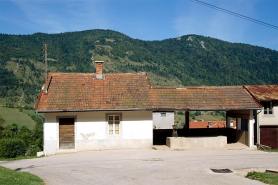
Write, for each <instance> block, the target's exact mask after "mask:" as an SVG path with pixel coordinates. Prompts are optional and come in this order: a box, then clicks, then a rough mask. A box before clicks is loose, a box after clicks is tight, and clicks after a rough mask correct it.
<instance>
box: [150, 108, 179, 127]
mask: <svg viewBox="0 0 278 185" xmlns="http://www.w3.org/2000/svg"><path fill="white" fill-rule="evenodd" d="M165 113H166V117H161V112H153V125H154V128H155V129H173V127H172V125H174V112H165Z"/></svg>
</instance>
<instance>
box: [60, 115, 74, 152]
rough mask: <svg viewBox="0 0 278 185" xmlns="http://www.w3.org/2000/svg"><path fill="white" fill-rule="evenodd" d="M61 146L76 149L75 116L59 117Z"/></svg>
mask: <svg viewBox="0 0 278 185" xmlns="http://www.w3.org/2000/svg"><path fill="white" fill-rule="evenodd" d="M59 146H60V147H59V148H60V149H74V148H75V145H74V118H60V119H59Z"/></svg>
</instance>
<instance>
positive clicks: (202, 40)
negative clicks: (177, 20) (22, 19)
mask: <svg viewBox="0 0 278 185" xmlns="http://www.w3.org/2000/svg"><path fill="white" fill-rule="evenodd" d="M0 41H1V42H0V48H5V49H2V50H0V104H1V105H2V106H7V107H13V106H22V105H31V106H32V107H34V106H35V102H36V101H37V98H38V95H39V92H40V89H41V86H42V84H43V82H44V63H43V61H42V60H43V57H42V55H43V53H42V51H41V44H43V43H44V41H47V43H48V57H49V60H48V71H49V72H56V71H58V72H95V68H94V65H93V64H92V59H91V58H92V56H93V59H94V60H104V61H105V64H104V72H105V73H114V72H124V73H125V72H141V71H142V64H143V69H144V71H146V72H147V73H148V75H149V78H150V81H151V84H152V85H153V86H157V85H159V86H165V85H170V86H175V85H176V86H178V85H184V86H199V85H242V84H277V83H278V73H277V69H278V63H277V61H278V51H275V50H271V49H267V48H262V47H257V46H251V45H247V44H236V43H229V42H224V41H221V40H218V39H214V38H210V37H204V36H198V35H184V36H182V37H180V38H173V39H166V40H162V41H142V40H138V39H132V38H130V37H128V36H126V35H124V34H121V33H119V32H115V31H111V30H87V31H80V32H67V33H61V34H44V33H35V34H32V35H8V34H0Z"/></svg>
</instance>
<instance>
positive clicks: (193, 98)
mask: <svg viewBox="0 0 278 185" xmlns="http://www.w3.org/2000/svg"><path fill="white" fill-rule="evenodd" d="M152 91H154V94H156V95H157V100H156V103H157V107H163V106H166V107H167V108H170V107H171V108H172V109H185V108H186V109H188V110H229V109H252V108H259V107H260V105H259V103H258V102H256V101H255V100H253V99H252V96H251V95H250V94H249V93H248V92H247V91H246V90H245V89H244V88H243V87H242V86H205V87H185V88H172V89H170V88H153V89H152Z"/></svg>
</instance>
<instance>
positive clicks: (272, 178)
mask: <svg viewBox="0 0 278 185" xmlns="http://www.w3.org/2000/svg"><path fill="white" fill-rule="evenodd" d="M246 177H247V178H249V179H252V180H258V181H261V182H263V183H266V184H275V185H278V175H277V174H273V173H268V172H254V171H253V172H249V173H248V174H247V175H246Z"/></svg>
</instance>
